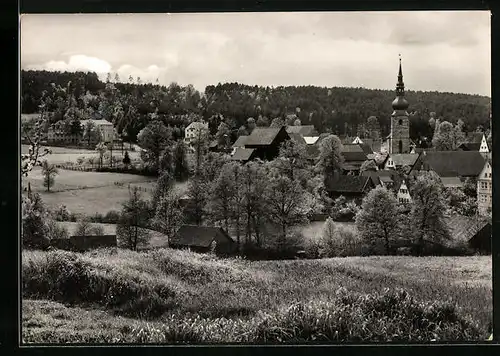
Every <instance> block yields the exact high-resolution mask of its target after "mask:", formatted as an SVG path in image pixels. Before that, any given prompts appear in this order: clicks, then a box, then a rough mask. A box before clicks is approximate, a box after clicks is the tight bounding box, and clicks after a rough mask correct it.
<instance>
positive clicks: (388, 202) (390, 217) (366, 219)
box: [356, 186, 400, 254]
mask: <svg viewBox="0 0 500 356" xmlns="http://www.w3.org/2000/svg"><path fill="white" fill-rule="evenodd" d="M398 215H399V214H398V201H397V199H396V197H395V196H394V195H393V194H392V193H391V192H390V191H388V190H387V189H386V188H385V187H380V186H379V187H376V188H375V189H372V190H371V191H370V192H369V193H368V194H367V195H366V197H365V198H364V199H363V203H362V206H361V210H360V211H359V212H358V214H357V215H356V227H357V229H358V231H359V233H360V235H361V237H362V238H363V239H364V240H365V241H367V242H369V243H374V242H375V241H376V240H383V242H384V245H385V252H386V253H387V254H390V253H391V244H392V242H393V241H394V240H396V239H397V237H398V223H399V221H400V220H399V218H398Z"/></svg>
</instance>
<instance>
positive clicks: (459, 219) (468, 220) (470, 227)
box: [446, 214, 490, 242]
mask: <svg viewBox="0 0 500 356" xmlns="http://www.w3.org/2000/svg"><path fill="white" fill-rule="evenodd" d="M446 224H447V225H448V228H449V230H450V234H451V237H452V239H453V240H454V241H462V242H468V241H469V240H470V239H472V238H473V237H475V236H476V234H477V233H478V232H480V231H481V230H482V229H483V228H484V227H486V226H487V225H488V224H490V223H489V222H488V220H487V219H484V218H480V217H468V216H463V215H458V214H455V215H452V216H450V217H448V218H446Z"/></svg>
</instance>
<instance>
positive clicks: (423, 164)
mask: <svg viewBox="0 0 500 356" xmlns="http://www.w3.org/2000/svg"><path fill="white" fill-rule="evenodd" d="M419 162H420V163H419ZM484 163H485V159H484V157H483V156H482V155H481V153H479V152H476V151H429V152H427V151H425V153H422V154H421V156H420V157H419V159H418V161H417V163H416V164H415V167H416V168H417V170H419V169H422V170H428V169H431V170H433V171H435V172H436V173H437V174H438V175H440V176H445V175H449V174H450V173H455V174H453V175H458V176H461V177H472V176H478V175H479V174H480V173H481V171H482V169H483V167H484ZM417 166H418V167H417Z"/></svg>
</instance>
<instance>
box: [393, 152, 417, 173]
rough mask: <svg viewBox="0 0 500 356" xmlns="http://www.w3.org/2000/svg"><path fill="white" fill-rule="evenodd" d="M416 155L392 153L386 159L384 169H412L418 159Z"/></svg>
mask: <svg viewBox="0 0 500 356" xmlns="http://www.w3.org/2000/svg"><path fill="white" fill-rule="evenodd" d="M418 156H419V154H417V153H393V154H389V155H388V156H387V158H386V161H385V164H384V169H385V170H389V169H395V170H396V169H401V168H403V167H405V166H406V167H408V168H410V169H411V168H413V165H414V164H415V162H416V161H417V159H418Z"/></svg>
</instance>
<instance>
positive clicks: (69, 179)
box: [22, 167, 187, 215]
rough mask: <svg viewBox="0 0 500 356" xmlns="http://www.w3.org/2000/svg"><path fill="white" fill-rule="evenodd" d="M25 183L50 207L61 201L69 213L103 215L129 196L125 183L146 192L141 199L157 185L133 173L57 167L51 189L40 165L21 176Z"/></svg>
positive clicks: (182, 186) (183, 187) (180, 186)
mask: <svg viewBox="0 0 500 356" xmlns="http://www.w3.org/2000/svg"><path fill="white" fill-rule="evenodd" d="M28 182H29V183H30V185H31V189H32V191H34V192H38V193H40V195H41V197H42V200H43V202H44V203H45V204H46V206H47V207H48V208H49V209H55V208H57V207H59V206H60V205H62V204H64V205H66V207H67V208H68V209H69V211H70V212H72V213H75V214H82V215H94V214H95V213H101V214H106V213H107V212H108V211H110V210H120V209H121V208H122V203H123V202H124V201H126V200H127V199H128V198H129V191H128V186H129V185H130V186H131V187H134V186H137V187H140V188H143V189H146V191H142V192H141V194H142V196H143V197H144V198H146V199H149V198H150V197H151V191H152V190H153V189H154V187H155V185H156V179H154V178H151V177H144V176H140V175H134V174H123V173H104V172H82V171H72V170H65V169H59V170H58V175H57V176H56V177H55V182H54V185H53V186H52V187H51V188H50V192H47V189H46V188H45V187H44V186H43V176H42V170H41V168H40V167H36V168H34V169H33V171H31V172H30V174H29V176H28V177H23V178H22V185H23V187H26V186H27V185H28ZM175 188H176V189H177V191H179V192H181V193H182V192H185V191H186V189H187V183H186V182H181V183H176V186H175Z"/></svg>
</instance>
